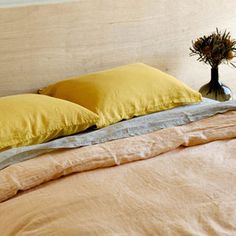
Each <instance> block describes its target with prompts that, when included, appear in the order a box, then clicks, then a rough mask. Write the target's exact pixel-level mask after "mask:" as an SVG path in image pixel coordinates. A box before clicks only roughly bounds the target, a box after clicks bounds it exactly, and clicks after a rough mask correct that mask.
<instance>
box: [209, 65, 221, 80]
mask: <svg viewBox="0 0 236 236" xmlns="http://www.w3.org/2000/svg"><path fill="white" fill-rule="evenodd" d="M218 82H219V72H218V66H216V67H212V68H211V83H218Z"/></svg>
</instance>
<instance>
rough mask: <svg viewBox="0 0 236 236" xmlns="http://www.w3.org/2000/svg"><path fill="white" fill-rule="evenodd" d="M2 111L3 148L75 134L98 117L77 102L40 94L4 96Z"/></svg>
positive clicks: (0, 139)
mask: <svg viewBox="0 0 236 236" xmlns="http://www.w3.org/2000/svg"><path fill="white" fill-rule="evenodd" d="M0 111H1V112H0V127H1V128H0V150H3V149H7V148H11V147H18V146H25V145H32V144H38V143H42V142H45V141H48V140H50V139H54V138H57V137H59V136H64V135H70V134H74V133H77V132H80V131H83V130H85V129H87V128H88V127H90V126H92V125H94V124H95V123H96V121H97V120H98V116H97V115H96V114H94V113H93V112H91V111H89V110H87V109H86V108H84V107H81V106H79V105H77V104H75V103H72V102H68V101H65V100H61V99H57V98H52V97H48V96H44V95H37V94H23V95H15V96H8V97H1V98H0Z"/></svg>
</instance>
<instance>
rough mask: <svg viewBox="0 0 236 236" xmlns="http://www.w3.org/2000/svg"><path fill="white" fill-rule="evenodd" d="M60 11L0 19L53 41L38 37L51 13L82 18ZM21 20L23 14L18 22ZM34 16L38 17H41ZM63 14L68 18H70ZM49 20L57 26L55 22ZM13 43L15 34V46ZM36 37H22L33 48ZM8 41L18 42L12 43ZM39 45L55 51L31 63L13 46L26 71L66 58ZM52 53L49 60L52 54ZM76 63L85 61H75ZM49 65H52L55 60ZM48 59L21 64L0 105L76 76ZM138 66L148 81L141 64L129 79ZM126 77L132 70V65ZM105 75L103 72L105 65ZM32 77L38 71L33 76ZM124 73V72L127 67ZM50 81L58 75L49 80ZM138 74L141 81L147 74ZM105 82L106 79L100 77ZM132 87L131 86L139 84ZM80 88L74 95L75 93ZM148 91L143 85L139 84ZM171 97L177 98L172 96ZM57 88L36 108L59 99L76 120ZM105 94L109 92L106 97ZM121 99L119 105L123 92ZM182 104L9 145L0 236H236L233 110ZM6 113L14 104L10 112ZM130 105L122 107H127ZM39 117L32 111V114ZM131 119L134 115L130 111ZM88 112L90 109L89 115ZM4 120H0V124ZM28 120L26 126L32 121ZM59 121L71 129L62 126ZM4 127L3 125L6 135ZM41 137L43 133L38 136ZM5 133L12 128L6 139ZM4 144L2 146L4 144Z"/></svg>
mask: <svg viewBox="0 0 236 236" xmlns="http://www.w3.org/2000/svg"><path fill="white" fill-rule="evenodd" d="M83 4H85V5H86V3H83ZM86 6H87V5H86ZM54 7H55V9H56V10H55V12H56V13H55V12H54V9H53V5H50V6H34V7H23V8H21V9H20V11H16V9H14V8H13V9H1V11H2V12H3V15H4V14H6V15H10V16H11V17H12V18H14V17H19V18H20V19H23V21H24V20H25V19H29V18H27V17H32V16H33V19H34V20H35V21H34V23H35V24H36V25H35V31H34V32H36V33H35V34H36V35H37V34H38V33H39V32H44V33H45V35H46V34H47V33H48V28H46V29H45V28H41V23H42V21H43V19H44V18H43V17H42V16H44V14H46V13H47V14H48V12H50V13H52V12H54V13H53V14H58V12H61V11H62V8H63V9H67V10H68V12H69V10H72V9H74V10H72V12H76V11H75V9H77V10H78V8H79V5H78V3H73V4H72V3H70V4H68V3H64V4H57V5H55V6H54ZM16 12H17V13H18V14H19V15H16ZM29 12H30V13H31V15H30V16H29V15H28V14H29ZM35 12H38V13H37V14H39V15H37V17H35V18H34V14H36V13H35ZM53 14H52V15H53ZM63 14H66V15H67V11H65V12H64V13H63ZM54 16H55V15H54ZM74 17H75V15H74V14H72V15H71V16H70V17H68V18H64V19H67V20H65V21H63V20H62V21H63V22H61V23H62V25H63V24H69V23H72V24H75V21H73V19H75V18H74ZM10 19H11V18H10ZM14 19H15V18H14ZM50 19H51V20H54V23H55V18H53V17H52V18H50ZM73 22H74V23H73ZM77 23H78V22H77ZM5 24H6V23H5ZM18 24H23V23H22V21H17V22H15V25H18ZM30 24H31V23H29V25H28V27H29V28H30V27H31V25H30ZM52 25H53V24H52ZM75 25H76V24H75ZM55 28H56V27H55ZM54 30H55V29H54ZM56 30H58V31H57V33H59V34H60V32H61V33H62V34H63V35H64V34H65V32H64V30H62V31H61V28H60V27H58V28H56ZM25 32H28V31H27V30H26V31H25ZM30 32H31V31H30ZM66 32H67V31H66ZM29 34H31V33H29ZM10 35H11V34H10V33H9V37H10ZM31 36H32V35H31ZM34 36H35V35H34ZM22 37H23V36H22ZM32 37H33V36H32ZM32 37H25V38H26V39H27V40H29V42H32V41H31V40H32ZM33 38H34V37H33ZM11 40H13V41H14V42H16V41H15V40H16V38H15V36H14V37H13V39H11ZM56 41H57V40H56ZM62 41H63V40H62ZM57 42H59V41H57ZM38 43H39V44H40V45H41V43H42V44H43V45H44V46H45V45H46V46H48V47H37V45H36V46H35V44H25V45H27V47H29V48H30V50H29V54H25V48H23V49H22V51H18V50H16V49H17V47H15V50H12V51H13V52H14V53H15V54H14V55H18V58H19V57H20V58H22V60H23V62H24V63H26V62H27V61H28V62H29V59H30V58H32V55H34V56H36V55H39V54H40V55H41V53H43V54H44V53H45V54H44V55H47V56H49V55H51V54H50V52H55V51H54V50H57V52H58V53H59V54H60V52H61V49H59V50H58V49H55V47H52V45H51V41H50V40H49V41H47V40H45V41H43V42H38ZM13 45H14V44H13ZM15 46H16V45H15ZM67 46H68V45H67ZM48 48H51V50H52V51H50V50H49V52H48ZM64 49H65V48H64ZM79 50H84V49H81V48H80V49H79ZM26 51H27V50H26ZM65 51H66V49H65ZM65 51H64V52H65ZM95 51H96V50H95ZM80 52H81V51H80ZM73 55H74V56H75V57H78V54H76V53H75V54H73ZM76 55H77V56H76ZM11 57H12V52H9V53H8V54H7V53H6V56H5V60H6V61H7V60H9V61H10V58H11ZM45 58H48V59H49V60H50V57H45ZM45 58H44V60H45ZM62 58H63V57H62ZM78 58H79V57H78ZM127 58H128V57H127ZM38 59H39V58H38ZM80 59H81V58H80ZM44 60H42V61H41V62H39V61H40V60H39V61H37V60H36V59H33V60H32V61H31V62H30V63H32V64H30V66H31V67H32V71H31V70H30V66H29V64H26V65H28V67H27V68H24V69H22V67H21V66H20V64H19V65H17V66H16V68H14V70H12V73H13V74H14V75H16V78H11V82H10V83H9V84H10V85H8V82H7V80H4V83H3V85H4V86H3V87H2V88H1V90H0V91H1V96H5V95H12V94H15V93H19V94H20V93H26V92H33V91H35V90H36V89H38V88H42V87H44V86H47V85H48V84H49V83H53V82H55V81H56V80H57V81H59V80H61V79H63V78H64V77H68V76H72V75H74V74H73V73H79V71H76V70H75V64H72V65H71V67H67V68H61V67H60V68H59V70H60V71H59V72H58V71H57V66H56V62H55V61H54V64H53V66H52V67H50V66H49V64H50V63H48V61H47V62H45V61H44ZM81 60H82V59H81ZM84 60H85V59H84ZM129 60H131V59H130V57H129ZM126 62H127V61H124V63H126ZM59 64H60V63H59ZM118 64H119V63H118ZM107 66H108V65H107ZM136 66H138V67H141V69H142V71H141V72H143V68H144V69H145V70H146V69H147V67H146V66H144V65H140V64H138V65H136V64H135V70H134V72H132V73H136V71H137V70H136ZM85 67H86V66H85ZM42 68H43V69H44V71H43V73H42V74H41V76H42V80H40V79H39V78H40V75H39V74H37V73H36V74H37V75H36V76H35V77H33V75H34V73H35V72H37V71H40V70H41V69H42ZM125 68H127V67H125ZM128 68H129V69H130V68H131V69H132V68H133V65H131V66H128ZM100 69H104V68H103V66H101V68H100ZM149 69H150V68H149V67H148V70H149ZM28 70H29V71H31V72H30V73H29V74H28V73H27V72H29V71H28ZM85 70H86V69H85ZM94 70H96V66H95V67H94ZM118 70H120V69H118ZM150 70H152V73H158V76H159V75H161V76H163V74H162V72H159V71H157V70H156V69H150ZM20 71H21V73H19V72H20ZM61 71H63V74H62V75H61V76H62V77H63V78H61V77H60V76H59V74H61ZM121 71H122V73H123V71H124V69H123V67H122V70H121ZM46 72H47V73H49V75H50V76H51V75H52V76H51V77H52V78H51V79H49V77H48V76H47V75H46ZM53 72H55V75H54V73H53ZM141 72H140V73H138V74H142V73H141ZM2 73H5V75H6V78H9V77H10V76H9V75H7V73H9V72H7V73H6V71H5V70H4V69H3V70H2ZM102 73H103V72H102ZM105 73H107V72H105ZM108 73H111V72H110V71H109V72H108ZM120 73H121V72H120ZM26 74H27V76H32V78H30V79H29V78H28V77H27V79H26V80H24V81H23V83H22V84H20V86H19V87H17V86H13V87H12V85H16V84H17V83H19V82H18V79H19V78H24V76H25V75H26ZM100 75H101V73H99V74H98V77H99V76H100ZM109 75H110V74H109ZM57 76H59V77H57ZM92 76H94V74H92ZM96 76H97V75H96ZM102 76H103V74H102ZM152 76H153V74H152V75H151V77H152ZM165 76H167V75H165ZM56 77H57V78H56ZM119 77H120V74H119ZM89 78H90V77H89ZM113 78H115V79H116V77H113ZM127 78H128V77H127ZM166 78H167V77H165V79H166ZM171 78H172V77H171ZM85 79H87V77H86V78H85ZM145 79H147V78H145ZM168 79H169V76H168ZM170 80H172V79H170ZM32 81H35V82H36V83H32ZM68 81H69V80H68ZM72 81H74V79H72ZM80 81H81V78H80ZM106 81H107V80H105V83H106ZM131 82H132V83H133V81H132V80H131ZM31 83H32V84H31ZM59 83H61V82H59ZM65 83H66V82H65ZM118 83H119V81H118ZM140 83H141V82H140ZM145 83H146V80H145ZM174 83H175V86H179V82H177V81H175V82H174ZM90 84H91V83H90ZM137 84H138V83H137ZM60 85H61V84H60ZM74 85H75V84H73V86H72V88H74V87H75V86H74ZM162 85H163V84H162ZM86 86H87V85H86ZM121 86H122V85H121ZM173 86H174V85H173ZM180 86H182V85H180ZM61 87H62V86H61ZM79 87H80V86H79ZM117 87H119V86H118V85H117ZM134 87H135V86H134ZM141 87H145V86H142V84H141ZM152 87H155V86H152ZM158 87H160V86H157V89H159V88H158ZM167 87H168V86H167ZM16 88H18V89H16ZM86 88H87V87H86ZM162 88H164V87H162ZM171 88H172V89H171V91H172V92H173V91H174V89H173V87H171ZM50 89H51V88H50V86H49V89H42V90H40V91H39V92H40V93H43V94H44V95H36V94H35V96H36V97H37V99H38V98H39V96H41V97H40V102H42V100H43V99H41V98H43V96H45V99H48V100H45V102H43V103H42V107H45V106H46V104H47V105H48V106H49V105H50V103H51V102H54V100H53V99H59V100H62V101H63V107H62V108H61V109H62V111H63V112H62V113H63V114H64V113H66V110H65V108H64V106H67V108H68V109H69V108H70V109H71V110H70V112H69V113H70V114H69V115H71V114H74V112H77V110H76V109H78V107H75V106H76V105H72V103H73V104H74V102H76V101H73V102H72V103H71V102H70V105H69V103H67V102H66V101H64V99H62V98H61V97H60V95H61V94H60V93H58V94H57V93H56V92H55V93H53V92H52V91H54V90H53V89H51V90H50ZM70 89H71V87H70ZM153 89H155V88H153ZM185 89H186V87H185ZM105 90H106V92H107V93H108V90H107V89H105ZM187 90H188V88H187ZM56 91H58V90H56ZM93 91H95V90H93ZM99 91H100V90H99ZM139 91H140V90H139ZM153 91H154V92H155V90H153ZM178 91H179V90H178ZM188 91H189V90H188ZM132 92H134V93H135V90H131V89H129V90H128V93H132ZM178 93H179V92H178ZM190 93H191V94H192V96H193V97H194V99H199V96H200V95H198V93H197V92H195V91H192V90H191V91H190ZM62 94H63V93H62ZM75 94H76V93H72V94H69V95H75ZM117 94H118V95H117V96H119V93H117ZM150 94H151V93H148V94H147V97H145V96H144V95H143V94H142V96H141V95H140V97H142V100H141V102H140V101H139V102H140V104H141V105H143V103H144V101H146V100H145V99H146V98H148V99H150ZM69 95H68V92H67V95H66V99H67V100H69V98H71V97H70V96H69ZM98 95H99V94H98ZM113 95H114V94H113ZM17 96H18V97H17ZM19 96H21V95H16V96H12V97H13V98H14V99H15V100H14V103H16V101H18V102H19V104H21V103H22V102H21V101H20V99H19V98H20V97H19ZM24 96H25V97H23V98H22V99H23V100H22V101H25V100H24V99H26V100H31V98H32V101H30V102H34V103H35V102H37V101H38V100H37V99H36V98H34V97H35V96H33V95H24ZM30 96H32V97H30ZM50 96H52V97H53V96H54V97H55V98H51V97H50ZM57 96H58V97H57ZM89 96H91V94H89ZM9 97H11V96H9ZM48 97H50V98H48ZM72 97H73V96H72ZM102 98H104V95H102ZM165 98H166V95H165ZM34 99H35V100H34ZM66 99H65V100H66ZM82 99H83V96H82ZM115 99H117V98H115ZM4 100H7V99H5V98H0V108H1V104H2V103H3V102H4ZM62 101H61V102H62ZM86 101H87V100H86ZM181 101H183V103H179V101H178V102H175V103H176V104H178V106H174V107H173V106H166V107H165V109H162V110H158V111H156V112H154V111H153V110H152V109H151V110H149V112H147V114H144V113H140V114H138V115H137V113H133V115H131V116H130V117H128V118H127V117H126V116H122V117H119V119H118V118H117V114H115V113H114V114H113V116H114V117H115V116H116V118H117V119H116V120H115V121H112V122H111V120H108V121H109V122H108V123H106V122H104V120H102V121H103V122H99V123H96V122H97V120H96V119H97V118H96V117H97V115H96V114H98V116H101V114H100V113H99V112H96V110H95V111H93V109H92V108H90V107H89V108H90V109H89V110H90V111H91V112H95V113H96V114H95V116H96V117H95V116H93V115H92V114H90V113H86V115H87V116H88V117H89V119H90V120H91V119H95V120H93V122H92V123H91V124H89V125H86V126H83V127H82V128H81V127H76V130H72V131H73V132H72V131H71V132H64V133H62V132H58V133H56V136H55V132H54V133H52V135H54V136H50V137H49V138H50V140H48V139H49V138H48V137H45V140H44V142H43V141H42V140H40V143H37V144H36V143H31V145H30V144H29V143H26V145H23V144H21V145H19V146H17V147H11V148H9V146H7V144H6V146H5V147H4V146H2V147H3V149H2V150H1V152H0V235H3V236H8V235H9V236H10V235H19V236H20V235H24V236H25V235H56V236H60V235H62V236H64V235H69V236H70V235H76V236H77V235H161V236H162V235H179V236H184V235H221V236H222V235H227V236H233V235H236V210H235V209H236V185H235V183H236V149H235V147H236V139H235V138H236V101H234V100H232V101H228V102H223V103H220V102H216V101H213V100H209V99H203V100H202V101H200V100H197V101H198V102H194V101H195V100H194V101H192V100H191V101H192V102H191V104H188V103H187V102H186V100H181ZM136 102H137V101H136ZM149 102H150V101H149ZM16 104H17V103H16ZM81 104H82V102H81ZM81 104H80V105H81ZM113 104H114V105H113V107H112V109H115V106H116V105H117V104H118V102H117V104H116V103H113ZM140 104H139V105H140ZM82 105H84V106H85V107H86V106H87V105H88V106H90V105H91V104H90V103H86V102H84V103H83V104H82ZM92 105H93V104H92ZM162 105H163V104H162ZM7 106H8V103H7V105H6V106H5V108H6V109H7ZM17 106H18V105H17ZM55 106H56V105H55ZM68 106H70V107H68ZM127 106H128V103H127V102H126V100H125V105H124V107H125V108H126V107H127ZM163 106H164V105H163ZM134 107H135V106H133V107H132V109H134ZM36 108H37V107H36V106H35V110H36ZM15 109H16V110H17V108H15ZM45 109H46V108H45ZM145 109H146V108H145ZM2 110H3V109H2ZM38 110H40V109H38ZM42 110H43V109H42ZM50 110H51V107H50V106H49V108H48V110H43V111H45V112H50ZM57 110H60V109H59V108H58V109H57ZM122 111H123V110H122ZM128 111H129V114H130V109H129V110H128ZM142 111H143V110H142ZM145 111H146V110H145ZM4 112H5V110H4ZM84 112H85V110H83V114H84ZM10 113H14V112H10ZM10 113H9V114H10ZM118 113H119V112H118ZM2 114H3V113H2ZM17 114H18V115H17ZM17 114H16V115H15V117H14V119H17V116H20V115H19V114H20V111H18V113H17ZM104 114H105V113H104ZM119 114H120V113H119ZM119 114H118V115H119ZM51 115H52V116H53V115H54V114H51ZM3 116H4V115H2V116H1V114H0V118H1V117H3ZM90 116H91V117H92V118H91V117H90ZM22 117H25V113H23V115H22ZM103 118H104V117H103ZM109 118H110V117H109ZM30 119H32V117H31V118H30ZM43 120H45V115H44V116H43ZM62 120H63V122H64V118H63V119H62ZM4 122H5V121H4ZM0 123H1V120H0ZM6 123H7V122H6ZM93 124H96V125H97V127H94V126H93ZM6 125H7V124H6ZM6 125H5V126H6ZM88 127H90V128H88ZM4 128H5V127H4V126H3V125H2V130H3V129H4ZM77 128H79V130H78V129H77ZM36 131H37V129H34V130H33V132H36ZM79 131H80V132H79ZM6 133H7V129H6V132H5V133H4V134H6ZM22 133H23V131H22ZM0 135H1V132H0ZM3 136H4V135H2V136H0V137H3ZM59 136H60V137H59ZM61 136H62V137H61ZM4 141H5V140H3V138H2V139H1V140H0V142H1V144H2V143H4ZM36 141H37V142H39V140H36ZM36 141H35V140H33V142H36ZM0 147H1V145H0Z"/></svg>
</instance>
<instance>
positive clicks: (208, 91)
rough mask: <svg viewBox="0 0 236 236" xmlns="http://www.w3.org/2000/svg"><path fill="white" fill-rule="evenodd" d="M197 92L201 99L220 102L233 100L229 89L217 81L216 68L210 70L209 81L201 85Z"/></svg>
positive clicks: (217, 73)
mask: <svg viewBox="0 0 236 236" xmlns="http://www.w3.org/2000/svg"><path fill="white" fill-rule="evenodd" d="M199 92H200V93H201V94H202V96H203V97H206V98H210V99H214V100H217V101H220V102H223V101H228V100H232V99H233V94H232V91H231V89H230V88H229V87H228V86H226V85H225V84H223V83H221V82H220V81H219V72H218V67H212V68H211V81H210V82H209V83H207V84H205V85H203V86H202V87H201V88H200V89H199Z"/></svg>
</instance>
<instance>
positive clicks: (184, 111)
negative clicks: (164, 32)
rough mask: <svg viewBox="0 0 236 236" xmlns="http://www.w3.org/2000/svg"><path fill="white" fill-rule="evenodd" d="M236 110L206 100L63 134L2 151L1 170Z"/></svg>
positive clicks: (227, 104) (232, 105) (230, 104)
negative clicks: (61, 151) (50, 154)
mask: <svg viewBox="0 0 236 236" xmlns="http://www.w3.org/2000/svg"><path fill="white" fill-rule="evenodd" d="M231 110H236V100H233V101H228V102H223V103H219V102H216V101H213V100H209V99H204V101H203V102H202V103H199V104H195V105H186V106H181V107H177V108H174V109H171V110H167V111H162V112H156V113H152V114H149V115H145V116H140V117H137V118H133V119H131V120H126V121H122V122H119V123H116V124H114V125H110V126H108V127H105V128H102V129H97V130H92V131H87V132H83V133H80V134H76V135H72V136H67V137H63V138H60V139H56V140H53V141H50V142H47V143H43V144H38V145H32V146H27V147H19V148H12V149H9V150H6V151H3V152H1V153H0V170H1V169H3V168H5V167H7V166H9V165H12V164H14V163H17V162H21V161H24V160H28V159H31V158H34V157H36V156H38V155H40V154H43V153H47V152H51V151H53V150H57V149H63V148H76V147H83V146H87V145H93V144H98V143H103V142H107V141H111V140H115V139H121V138H127V137H131V136H136V135H142V134H146V133H150V132H154V131H157V130H160V129H163V128H169V127H174V126H179V125H184V124H187V123H190V122H193V121H197V120H200V119H204V118H207V117H210V116H213V115H215V114H218V113H224V112H226V111H231Z"/></svg>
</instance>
